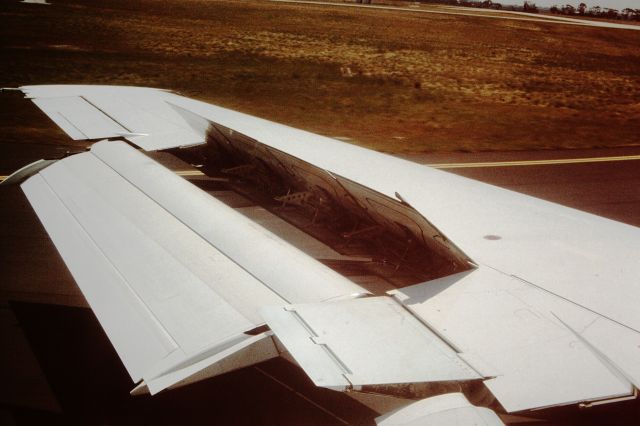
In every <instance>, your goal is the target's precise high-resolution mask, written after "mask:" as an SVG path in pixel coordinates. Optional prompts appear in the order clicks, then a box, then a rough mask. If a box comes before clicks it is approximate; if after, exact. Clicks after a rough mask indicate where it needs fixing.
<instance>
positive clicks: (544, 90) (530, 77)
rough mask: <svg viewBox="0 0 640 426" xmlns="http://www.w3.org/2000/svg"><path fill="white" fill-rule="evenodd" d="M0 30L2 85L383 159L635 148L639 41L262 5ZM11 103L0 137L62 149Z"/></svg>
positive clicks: (98, 16)
mask: <svg viewBox="0 0 640 426" xmlns="http://www.w3.org/2000/svg"><path fill="white" fill-rule="evenodd" d="M0 34H1V36H0V42H1V43H2V45H1V58H0V79H1V81H0V84H1V85H2V86H18V85H26V84H45V83H99V84H127V85H145V86H155V87H162V88H169V89H173V90H177V91H179V92H181V93H183V94H185V95H188V96H192V97H196V98H200V99H203V100H206V101H209V102H213V103H216V104H220V105H223V106H227V107H230V108H234V109H239V110H242V111H244V112H248V113H251V114H254V115H258V116H261V117H265V118H269V119H272V120H275V121H279V122H283V123H287V124H290V125H293V126H296V127H300V128H304V129H308V130H311V131H315V132H318V133H321V134H325V135H329V136H341V137H347V138H351V139H353V141H354V142H355V143H358V144H362V145H366V146H369V147H372V148H375V149H378V150H383V151H388V152H425V151H427V152H429V151H486V150H521V149H546V148H558V147H561V148H591V147H604V146H607V147H610V146H628V145H639V144H640V136H639V135H640V31H629V30H617V29H599V28H587V27H577V26H570V25H554V24H547V23H536V22H524V21H513V20H499V19H483V18H476V17H463V16H450V15H431V14H414V13H407V12H395V11H376V10H362V9H355V8H332V7H323V6H301V5H286V4H276V3H270V2H267V1H203V0H167V1H153V0H142V1H129V0H127V1H124V0H106V1H100V2H95V1H91V0H87V1H73V0H58V1H55V2H54V4H53V5H52V6H36V5H25V4H20V3H18V2H11V3H7V2H5V3H3V6H2V9H0ZM26 104H27V103H26V102H23V101H21V100H20V99H19V96H17V95H9V94H3V96H1V97H0V106H1V109H0V131H2V133H3V140H2V142H16V141H17V140H20V139H28V140H39V141H40V142H42V141H43V140H45V139H46V140H49V141H52V143H57V142H58V141H62V140H66V138H65V137H64V136H62V135H61V134H60V133H56V134H53V135H51V134H50V131H49V129H50V128H51V127H50V124H49V123H48V122H47V121H46V120H45V119H44V118H43V117H42V116H40V115H39V114H38V113H35V112H33V110H32V108H31V106H30V105H26ZM16 115H17V117H16ZM4 152H7V151H6V150H4Z"/></svg>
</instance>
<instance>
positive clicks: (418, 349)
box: [262, 296, 482, 389]
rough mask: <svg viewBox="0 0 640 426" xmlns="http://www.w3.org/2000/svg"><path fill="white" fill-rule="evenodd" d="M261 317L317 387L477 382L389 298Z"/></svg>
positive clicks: (274, 311) (281, 310) (280, 310)
mask: <svg viewBox="0 0 640 426" xmlns="http://www.w3.org/2000/svg"><path fill="white" fill-rule="evenodd" d="M262 315H263V316H264V318H265V320H266V321H267V324H269V326H270V327H271V329H272V330H273V331H274V333H275V334H276V336H277V337H278V338H279V339H280V341H281V342H282V343H283V344H284V346H285V347H286V348H287V350H289V352H290V353H291V355H293V357H294V358H295V360H296V361H297V362H298V363H299V364H300V366H301V367H302V368H303V369H304V370H305V371H306V372H307V374H308V375H309V376H310V377H311V379H312V380H313V382H314V383H315V384H316V385H318V386H323V387H328V388H334V389H345V388H348V387H350V386H363V385H374V384H396V383H418V382H438V381H452V380H474V379H481V378H482V377H481V376H479V375H478V373H477V372H475V371H474V370H473V369H472V368H471V367H469V366H468V365H467V364H466V363H465V362H464V361H462V360H461V359H460V358H459V357H458V355H457V354H456V352H455V351H454V350H453V349H451V348H450V347H449V346H448V345H447V344H445V343H444V342H443V341H442V340H440V338H439V337H438V336H437V335H435V334H434V333H433V332H431V331H430V330H429V329H428V328H427V327H426V326H425V325H423V324H422V323H421V322H419V321H418V320H417V319H416V318H415V317H414V316H413V315H411V313H409V312H408V311H407V310H406V309H404V308H403V307H402V306H401V305H400V304H398V303H397V302H396V301H394V300H393V299H392V298H390V297H386V296H383V297H367V298H360V299H350V300H342V301H336V302H325V303H310V304H300V305H289V306H279V307H269V308H264V309H263V310H262Z"/></svg>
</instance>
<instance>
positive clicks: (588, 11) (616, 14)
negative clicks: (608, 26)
mask: <svg viewBox="0 0 640 426" xmlns="http://www.w3.org/2000/svg"><path fill="white" fill-rule="evenodd" d="M549 11H550V12H551V13H556V14H558V15H570V16H573V15H577V16H592V17H594V18H607V19H623V20H627V21H640V9H631V8H630V7H627V8H626V9H622V11H619V10H618V9H612V8H607V7H600V6H592V7H589V8H587V5H586V3H580V4H579V5H578V7H573V6H572V5H570V4H566V5H564V6H558V5H554V6H551V7H550V8H549Z"/></svg>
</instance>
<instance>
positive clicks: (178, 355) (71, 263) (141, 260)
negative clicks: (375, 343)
mask: <svg viewBox="0 0 640 426" xmlns="http://www.w3.org/2000/svg"><path fill="white" fill-rule="evenodd" d="M139 172H143V173H142V174H141V175H137V173H139ZM22 188H23V190H24V192H25V193H26V195H27V198H28V199H29V201H30V203H31V204H32V206H33V207H34V209H35V211H36V213H37V214H38V216H39V218H40V220H41V221H42V223H43V224H44V226H45V228H46V230H47V232H49V235H50V236H51V238H52V240H53V242H54V243H55V245H56V247H57V248H58V250H59V251H60V254H61V255H62V257H63V259H64V260H65V263H66V264H67V266H68V267H69V269H70V271H71V272H72V274H73V276H74V278H75V279H76V282H77V283H78V285H79V286H80V288H81V289H82V291H83V293H84V294H85V296H86V298H87V300H88V301H89V304H90V305H91V307H92V308H93V310H94V312H95V313H96V315H97V316H98V318H99V320H100V322H101V324H102V325H103V327H104V329H105V331H106V332H107V334H108V335H109V338H110V339H111V340H112V342H113V343H114V346H115V347H116V349H117V351H118V353H119V355H120V357H121V358H122V360H123V362H124V364H125V365H126V367H127V370H128V371H129V373H130V375H131V377H132V378H133V379H134V381H138V380H140V379H141V378H144V379H145V382H146V383H147V384H148V385H151V384H152V383H153V379H157V378H158V377H159V376H163V375H166V374H169V373H175V371H176V370H180V369H182V368H186V367H189V366H190V365H191V364H193V363H195V362H199V361H202V360H203V359H205V358H211V357H214V358H212V360H214V359H215V360H216V361H217V360H218V359H217V358H215V355H219V354H220V353H223V352H224V351H228V349H229V348H232V347H236V346H238V345H239V346H238V347H239V348H242V349H244V348H245V346H246V342H248V341H249V340H250V339H251V338H252V336H249V335H247V334H245V332H247V331H250V330H252V329H254V328H256V327H258V326H260V325H261V324H263V323H264V322H263V321H262V320H261V317H260V316H259V314H258V309H260V308H261V307H262V306H265V305H274V304H275V305H282V304H285V303H287V302H312V301H314V302H319V301H322V300H326V299H331V298H335V297H346V296H349V295H351V294H359V293H362V292H364V290H363V289H361V288H359V287H358V286H356V285H355V284H353V283H351V282H350V281H348V280H346V279H345V278H343V277H342V276H340V275H338V274H336V273H335V272H333V271H332V270H330V269H328V268H327V267H325V266H323V265H322V264H320V263H317V262H315V261H314V260H313V259H310V258H309V257H308V256H306V255H304V254H303V253H302V252H299V251H298V250H297V249H295V248H293V247H292V246H289V245H288V244H287V243H285V242H284V241H282V240H280V239H279V238H277V237H276V236H275V235H273V234H271V233H269V232H268V231H266V230H264V229H263V228H260V227H258V226H256V225H255V224H253V223H252V222H250V221H249V220H248V219H246V218H244V216H242V215H241V214H239V213H236V212H234V211H233V210H232V209H231V208H229V207H227V206H225V205H224V204H222V203H221V202H218V201H217V200H215V199H213V198H211V197H210V196H208V195H207V194H206V193H204V192H202V191H200V190H199V189H197V188H195V187H193V186H192V185H191V184H189V183H188V182H186V181H185V180H183V179H182V178H180V177H178V176H176V175H175V174H173V173H172V172H171V171H169V170H167V169H165V168H164V167H162V166H160V165H159V164H157V163H155V162H154V161H152V160H150V159H148V158H147V157H145V156H144V155H142V154H140V153H138V152H136V151H135V150H134V149H133V148H131V147H129V146H127V145H126V144H124V143H122V142H101V143H98V144H95V145H94V146H93V148H92V150H91V152H88V153H84V154H79V155H74V156H71V157H68V158H66V159H64V160H60V161H58V162H56V163H55V164H53V165H51V166H49V167H47V168H45V169H43V170H41V171H40V172H39V173H38V174H36V175H34V176H32V177H31V178H29V179H28V180H27V181H26V182H24V183H23V184H22ZM174 191H175V192H174ZM181 207H185V208H183V209H181ZM192 208H195V210H192ZM205 219H206V220H205ZM247 241H250V242H251V243H250V244H247ZM240 246H244V248H245V250H244V251H243V252H241V253H239V255H238V256H237V257H236V256H235V254H236V251H237V250H238V247H240ZM283 258H288V259H291V260H292V261H293V262H294V263H295V264H294V265H293V266H291V265H290V266H289V267H287V269H286V274H285V273H283V272H284V271H281V270H280V267H279V266H278V265H277V263H278V262H280V261H281V259H283ZM300 282H305V283H306V284H307V286H306V287H305V288H301V287H300V286H299V285H298V283H300ZM276 355H277V352H276V351H275V350H273V351H271V352H269V356H276ZM205 366H208V364H207V365H205ZM190 372H191V373H193V371H190ZM178 376H180V375H178ZM178 378H179V379H180V380H182V379H184V378H185V377H178ZM171 384H173V383H164V386H168V385H171ZM157 390H160V388H157V387H156V388H152V391H157Z"/></svg>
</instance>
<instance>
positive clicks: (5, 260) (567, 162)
mask: <svg viewBox="0 0 640 426" xmlns="http://www.w3.org/2000/svg"><path fill="white" fill-rule="evenodd" d="M3 148H6V149H5V152H20V153H21V154H20V158H19V160H20V161H21V162H22V163H28V162H31V161H34V160H36V159H39V158H42V157H49V156H51V155H56V154H59V153H61V152H62V153H64V152H65V150H68V149H67V147H61V146H56V145H37V144H29V145H28V147H26V146H25V148H27V149H24V150H23V149H21V148H22V147H21V146H13V147H9V148H7V147H6V146H5V147H3ZM69 149H72V150H74V151H78V150H79V149H81V148H78V146H75V145H74V146H72V147H69ZM158 157H159V158H160V157H162V158H164V159H163V162H165V163H166V164H168V165H170V166H171V167H172V168H174V169H176V170H178V171H180V174H181V175H183V176H184V177H186V178H188V179H200V178H202V175H201V173H200V172H199V171H198V170H196V169H193V168H190V167H189V166H188V165H186V164H184V163H181V162H180V161H177V160H171V157H169V156H167V155H166V154H159V155H158ZM404 157H405V158H407V159H410V160H412V161H416V162H420V163H424V164H432V165H436V166H437V167H440V168H442V169H444V170H446V171H448V172H452V173H457V174H460V175H464V176H467V177H470V178H474V179H478V180H481V181H485V182H488V183H491V184H494V185H498V186H501V187H505V188H508V189H512V190H517V191H520V192H524V193H527V194H530V195H534V196H537V197H540V198H544V199H547V200H550V201H554V202H559V203H562V204H565V205H568V206H571V207H574V208H579V209H582V210H586V211H589V212H592V213H595V214H599V215H602V216H605V217H608V218H611V219H614V220H619V221H622V222H625V223H629V224H632V225H635V226H639V225H640V147H633V148H617V149H606V150H584V151H536V152H502V153H454V154H412V155H405V156H404ZM16 161H17V160H16V158H8V157H4V158H0V175H3V176H6V175H8V174H10V173H11V171H12V169H13V168H16ZM0 241H1V243H0V270H1V271H2V282H1V284H0V310H1V311H2V313H3V314H4V315H2V316H0V318H1V319H2V323H1V324H0V325H1V326H2V330H3V333H2V342H0V343H1V344H2V347H3V350H2V357H0V361H2V365H1V367H0V379H1V380H2V381H3V387H2V389H3V390H2V391H0V403H1V404H2V408H0V419H3V418H7V419H9V420H10V421H13V422H15V423H17V424H43V423H46V424H68V423H79V424H93V423H101V424H103V423H106V424H130V423H140V422H143V423H148V422H154V423H158V424H175V423H178V422H180V421H181V422H182V423H183V424H198V423H199V421H200V420H201V419H208V420H210V421H211V422H213V423H218V424H220V423H225V424H226V423H236V424H274V423H277V424H345V423H347V424H370V423H371V422H372V421H373V418H374V417H375V415H376V413H375V412H373V411H372V410H370V409H369V408H367V407H366V406H364V405H362V404H360V403H358V402H356V401H354V400H352V399H351V398H348V397H347V396H345V395H343V394H340V393H337V392H332V391H328V390H324V389H318V388H316V387H315V386H313V384H312V383H311V382H310V381H309V379H308V378H307V377H306V375H305V374H304V373H303V372H301V371H300V370H299V369H298V368H297V367H294V366H292V365H290V364H288V363H287V362H285V361H283V360H275V361H270V362H267V363H264V364H261V365H259V366H257V367H252V368H248V369H244V370H241V371H238V372H235V373H231V374H228V375H224V376H222V377H219V378H216V379H213V380H208V381H206V382H203V383H200V384H197V385H194V386H190V387H187V388H185V389H181V390H177V391H171V392H167V393H163V394H160V395H159V396H157V397H154V398H131V397H129V395H128V391H129V390H130V389H131V387H132V384H131V382H130V380H129V378H128V376H127V374H126V372H125V370H124V368H123V366H122V364H121V363H120V361H119V359H118V357H117V355H116V354H115V352H114V350H113V348H112V347H111V345H110V344H109V342H108V340H107V338H106V336H105V335H104V333H103V332H102V330H101V329H100V326H99V324H98V323H97V321H96V320H95V317H94V316H93V314H92V313H91V311H90V310H88V309H84V308H81V307H82V306H86V305H85V302H84V299H83V297H82V295H81V294H80V292H79V290H78V289H77V287H76V286H75V284H74V283H73V280H72V278H71V276H70V275H69V273H68V271H67V270H66V267H65V266H64V264H63V263H62V261H61V260H60V258H59V256H58V255H57V253H56V250H55V248H54V246H53V245H52V243H51V242H50V240H49V238H48V237H47V235H46V233H45V231H44V229H43V228H42V226H41V225H40V224H39V222H38V220H37V218H36V216H35V214H34V213H33V212H32V210H31V208H30V207H29V205H28V202H27V201H26V199H25V197H24V196H23V195H22V193H21V191H20V190H19V188H17V187H15V186H14V187H6V188H3V187H0ZM16 354H19V355H16ZM20 354H21V355H20ZM639 410H640V408H639V407H638V404H637V402H632V403H628V404H622V405H620V406H618V407H612V406H608V407H599V408H597V409H594V410H592V411H591V412H588V413H585V412H578V411H577V410H576V409H573V408H567V409H557V410H555V411H553V412H552V414H551V416H552V419H553V420H552V422H551V423H541V424H559V425H562V424H605V423H607V424H624V422H625V421H627V420H628V419H629V418H633V416H636V415H638V414H639ZM185 413H186V414H185ZM3 416H4V417H3ZM612 419H614V420H613V421H612ZM616 419H620V422H619V423H616V421H617V420H616ZM505 420H508V421H509V422H510V423H512V424H516V423H518V422H519V421H521V419H518V418H516V417H509V416H507V417H505Z"/></svg>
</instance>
